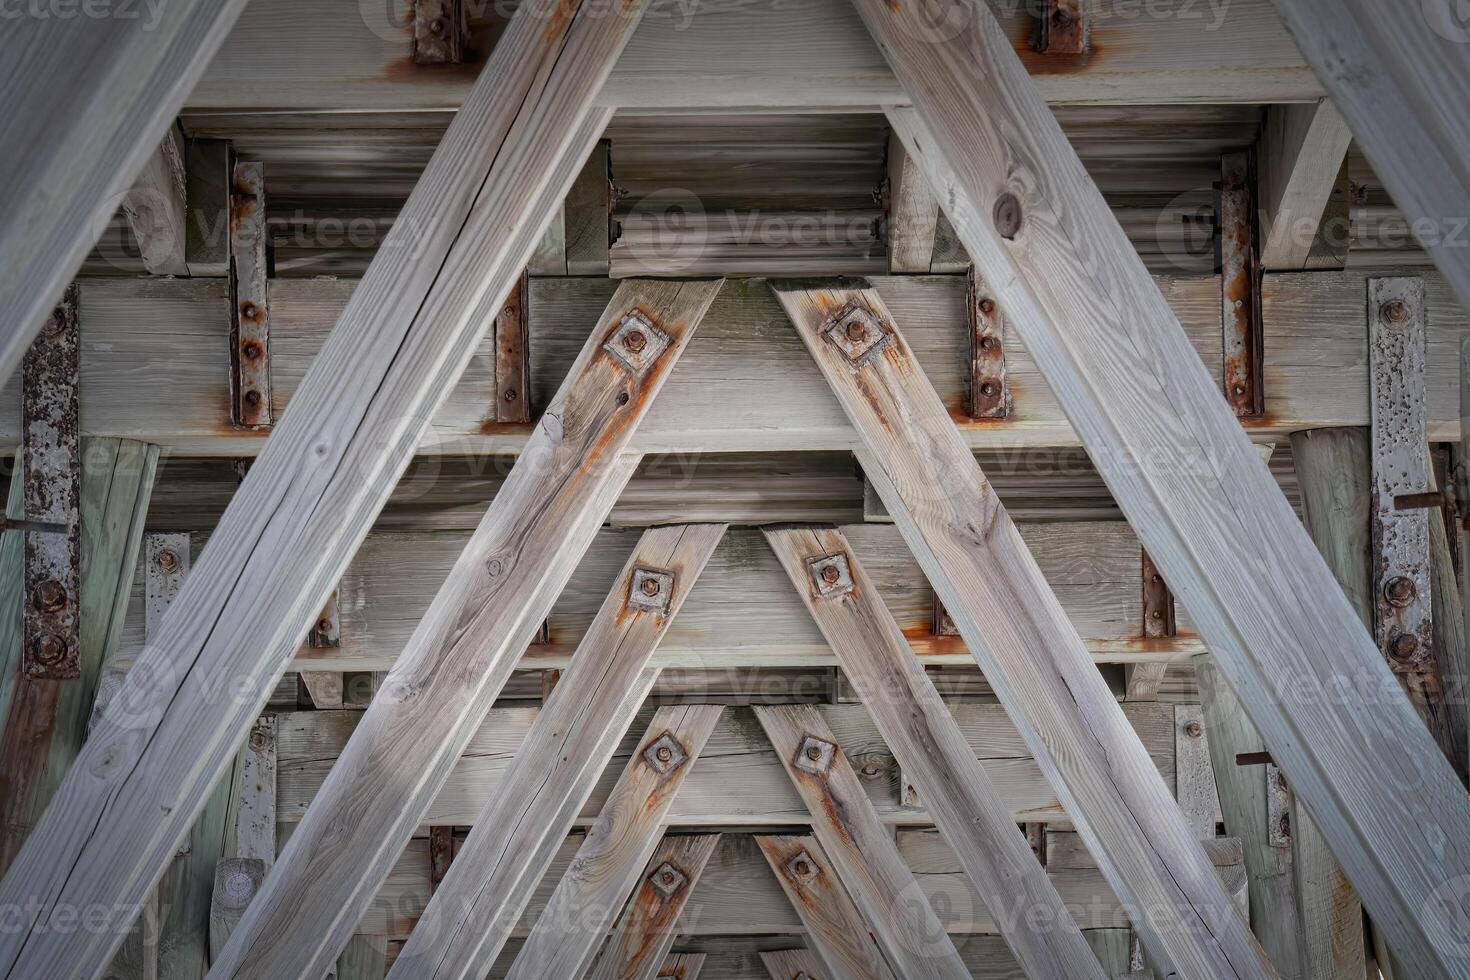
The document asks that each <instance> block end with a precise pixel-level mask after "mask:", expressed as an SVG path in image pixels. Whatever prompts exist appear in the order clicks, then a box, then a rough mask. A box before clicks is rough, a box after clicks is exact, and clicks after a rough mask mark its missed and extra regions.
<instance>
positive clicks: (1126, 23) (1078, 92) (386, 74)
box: [188, 0, 1322, 112]
mask: <svg viewBox="0 0 1470 980" xmlns="http://www.w3.org/2000/svg"><path fill="white" fill-rule="evenodd" d="M406 6H407V5H405V4H403V3H386V2H377V3H367V4H359V3H356V2H354V0H309V2H303V0H252V2H251V3H250V5H249V6H248V7H247V8H246V10H245V13H244V15H243V16H242V17H241V18H240V23H239V25H238V26H237V27H236V29H235V31H234V32H233V34H232V35H231V37H230V41H229V43H228V44H226V45H225V47H224V48H223V49H222V50H221V52H220V54H219V56H218V57H216V58H215V60H214V62H213V63H212V64H211V65H210V68H209V71H208V73H207V74H206V75H205V77H204V79H203V81H202V82H201V84H199V85H198V86H197V87H196V88H195V89H194V92H193V95H192V96H191V97H190V100H189V103H188V108H189V109H190V110H199V111H210V112H220V111H229V112H244V111H252V110H272V111H274V110H280V109H296V110H307V111H320V110H323V109H327V110H335V111H347V110H352V111H361V110H376V111H401V110H415V109H452V108H454V107H456V106H458V105H459V102H460V100H461V99H463V98H464V94H465V92H466V91H467V90H468V88H469V86H470V84H471V83H472V82H473V81H474V77H475V72H476V71H477V70H478V68H479V66H478V65H477V64H464V65H455V66H449V65H437V66H434V67H432V68H423V67H415V65H414V64H413V49H412V44H413V39H412V30H413V28H412V20H413V18H412V14H411V13H409V14H408V25H407V27H405V26H404V21H403V19H402V17H403V13H404V10H405V7H406ZM991 6H992V8H993V9H994V10H995V11H996V15H997V16H998V17H999V18H1000V19H1001V21H1002V23H1003V25H1004V28H1005V31H1006V34H1007V36H1008V37H1009V38H1010V40H1011V43H1012V44H1013V45H1014V47H1015V49H1016V51H1017V53H1018V54H1020V56H1021V57H1022V59H1023V60H1024V61H1025V62H1026V65H1027V67H1028V68H1030V69H1031V72H1032V74H1033V77H1034V78H1035V79H1036V82H1037V85H1038V86H1039V87H1040V88H1041V90H1042V92H1043V93H1045V95H1046V97H1047V98H1048V99H1050V100H1051V101H1053V102H1070V103H1086V104H1129V103H1140V104H1146V103H1157V102H1189V103H1198V102H1298V101H1308V100H1312V99H1316V98H1319V97H1321V94H1322V89H1321V86H1320V85H1319V83H1318V82H1317V80H1316V79H1315V78H1314V77H1313V76H1312V73H1311V71H1310V69H1309V68H1308V67H1307V65H1306V63H1305V62H1304V60H1303V59H1302V56H1301V55H1300V54H1299V53H1298V52H1297V50H1296V47H1295V46H1294V45H1293V44H1292V43H1291V39H1290V38H1289V37H1288V36H1287V35H1286V32H1285V30H1284V29H1283V28H1282V26H1281V22H1280V20H1279V19H1278V18H1277V16H1276V13H1275V11H1273V10H1272V9H1271V5H1270V3H1269V2H1268V0H1232V2H1231V3H1229V4H1224V5H1220V4H1209V3H1204V2H1200V3H1193V2H1189V0H1162V2H1157V0H1156V2H1154V3H1152V4H1145V3H1139V4H1136V5H1135V4H1129V3H1119V4H1111V5H1104V6H1103V7H1102V8H1101V9H1100V12H1099V15H1098V16H1095V17H1094V18H1093V25H1092V43H1093V46H1094V50H1093V51H1092V53H1091V54H1089V55H1081V56H1060V57H1058V56H1055V55H1053V56H1046V55H1041V54H1038V53H1036V52H1034V51H1033V50H1032V48H1031V38H1032V33H1033V31H1034V25H1035V21H1034V20H1033V19H1032V18H1031V16H1030V15H1029V14H1028V12H1027V7H1028V5H1027V4H1023V3H1014V2H1009V0H991ZM472 7H473V9H475V10H477V11H478V10H485V11H493V10H498V9H499V8H498V7H497V6H496V5H494V4H475V5H472ZM493 19H494V18H493V16H491V15H489V14H487V16H486V17H484V18H483V19H476V20H474V21H472V24H471V27H472V33H473V35H474V37H473V40H472V43H471V44H470V47H471V48H478V49H479V50H481V51H483V50H485V49H487V48H489V47H490V46H491V44H492V43H493V42H494V40H495V38H496V36H497V31H496V25H495V24H493V23H491V21H492V20H493ZM941 29H942V28H941ZM603 100H604V102H605V104H607V105H610V106H616V107H624V106H626V107H629V108H637V109H690V108H699V109H723V108H733V107H760V108H767V109H791V108H813V107H822V108H838V109H841V108H848V109H851V108H874V107H877V106H881V105H886V104H906V103H907V102H908V98H907V96H906V95H905V94H904V92H903V90H902V89H901V88H900V87H899V85H898V84H897V82H896V81H895V80H894V77H893V72H892V71H890V70H889V68H888V66H887V65H886V64H885V63H884V61H883V56H882V55H881V54H879V52H878V48H877V46H876V45H875V44H874V43H873V40H872V38H871V37H869V35H868V33H867V31H866V30H864V29H863V25H862V22H861V21H860V20H858V18H857V15H856V14H855V13H854V11H853V9H852V7H851V5H850V4H849V3H848V2H846V0H808V2H803V3H800V4H789V3H783V2H780V0H756V2H750V0H707V2H703V3H699V4H687V3H674V2H668V3H658V4H655V5H654V7H653V8H652V10H651V12H650V13H649V15H648V18H647V19H646V20H645V21H644V23H643V24H642V26H641V27H640V28H639V30H638V33H637V34H636V35H635V36H634V38H633V40H632V42H631V43H630V44H629V46H628V49H627V51H626V53H625V54H624V57H623V59H622V61H620V62H619V63H618V65H617V67H616V68H614V70H613V74H612V77H611V78H610V79H609V80H608V85H607V88H606V90H605V92H604V94H603Z"/></svg>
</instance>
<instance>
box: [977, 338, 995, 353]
mask: <svg viewBox="0 0 1470 980" xmlns="http://www.w3.org/2000/svg"><path fill="white" fill-rule="evenodd" d="M980 349H981V350H995V338H994V337H981V338H980Z"/></svg>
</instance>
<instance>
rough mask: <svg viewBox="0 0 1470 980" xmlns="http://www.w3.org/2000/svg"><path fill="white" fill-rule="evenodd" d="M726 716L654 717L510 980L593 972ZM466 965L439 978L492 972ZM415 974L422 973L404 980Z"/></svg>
mask: <svg viewBox="0 0 1470 980" xmlns="http://www.w3.org/2000/svg"><path fill="white" fill-rule="evenodd" d="M723 710H724V709H723V708H721V707H720V706H719V705H675V706H670V707H666V708H660V709H659V710H658V712H657V713H655V715H654V717H653V724H651V725H650V726H649V728H648V732H647V734H645V735H644V737H643V739H642V741H640V742H639V744H638V750H637V752H636V753H635V754H634V756H633V758H632V760H631V761H630V762H629V764H628V768H627V769H625V770H624V771H623V775H622V778H621V779H619V780H618V785H617V786H616V787H614V789H613V792H612V795H611V796H609V797H608V801H607V803H606V804H605V805H604V806H603V808H602V813H601V814H600V815H599V816H598V818H597V822H596V823H595V824H593V825H592V827H591V828H590V829H589V830H588V831H587V838H586V840H585V841H584V842H583V844H582V847H581V848H580V849H579V850H578V851H577V857H576V859H575V860H574V861H573V862H572V864H571V867H569V868H568V869H567V872H566V874H565V875H563V876H562V879H561V882H560V883H559V884H558V885H557V886H556V890H555V891H554V892H552V894H551V898H550V900H548V902H547V903H546V908H545V909H544V910H543V911H542V913H541V916H540V917H539V918H538V919H537V921H536V925H535V927H534V928H533V929H532V930H531V935H530V938H529V939H527V940H526V944H525V946H523V947H522V948H521V951H520V954H519V955H518V956H517V957H516V959H515V964H514V965H513V966H512V967H511V969H510V972H509V973H508V974H506V976H507V980H511V978H514V980H537V978H540V977H579V976H582V975H583V974H584V973H585V972H586V971H587V968H588V967H589V966H591V965H592V959H593V957H594V956H596V955H597V949H598V947H599V946H600V945H601V944H602V940H603V937H604V936H606V935H607V931H608V929H609V928H610V927H611V926H612V924H613V922H614V921H616V919H617V916H618V913H619V911H620V910H621V909H622V907H623V902H624V901H625V899H626V898H627V896H628V894H629V893H630V892H631V891H632V890H633V885H634V882H636V881H637V880H638V876H639V875H640V874H641V873H642V871H643V869H644V867H645V865H647V863H648V860H649V858H650V857H651V856H652V854H653V851H654V849H655V848H656V847H657V846H658V842H659V836H660V834H659V831H660V825H661V824H662V823H663V821H664V819H665V817H666V816H667V814H668V811H669V804H670V803H672V802H673V799H674V796H675V795H676V794H677V793H678V792H679V787H680V785H681V784H682V783H683V781H684V778H685V777H686V776H687V775H688V773H689V772H690V770H692V769H693V768H694V766H695V764H696V763H697V761H698V759H699V756H700V753H701V752H702V751H703V750H704V748H705V743H706V742H707V741H708V740H709V737H710V734H711V733H712V732H713V731H714V727H715V722H717V721H718V720H719V718H720V713H721V711H723ZM661 749H667V750H668V751H669V753H670V756H669V757H668V758H666V757H665V756H664V754H663V753H662V752H660V750H661ZM655 753H658V754H657V756H655ZM708 843H709V842H708V841H700V842H694V843H692V844H691V845H690V846H691V847H693V848H694V850H693V851H691V852H688V853H686V855H685V858H684V859H685V860H689V861H690V863H691V865H692V863H693V860H694V859H697V858H698V856H699V854H700V853H704V854H705V860H708V853H707V852H704V851H703V849H704V847H705V846H706V845H707V844H708ZM682 873H683V875H684V877H685V878H687V879H689V880H690V882H691V884H692V882H693V881H694V880H695V879H696V878H697V877H698V874H699V872H698V871H697V870H695V869H693V868H692V867H691V868H690V869H687V870H685V871H683V872H682ZM410 941H411V940H410ZM463 962H464V965H463V966H457V965H455V964H452V963H448V962H445V961H441V964H440V967H439V972H438V974H437V975H443V976H457V977H460V976H476V977H478V976H480V975H482V974H483V972H484V971H485V970H486V969H488V968H489V965H490V964H489V963H488V962H487V961H485V960H471V959H469V958H464V960H463ZM446 967H448V969H446ZM472 967H473V968H478V969H479V971H480V972H478V973H476V972H474V970H473V969H472ZM395 969H396V968H395ZM416 975H421V974H419V973H418V972H417V971H415V972H412V973H405V974H403V976H416Z"/></svg>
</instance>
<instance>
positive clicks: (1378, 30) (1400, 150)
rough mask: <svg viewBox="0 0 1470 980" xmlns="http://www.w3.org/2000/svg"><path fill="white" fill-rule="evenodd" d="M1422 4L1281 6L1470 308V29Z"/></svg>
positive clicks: (1439, 8) (1450, 8) (1318, 1)
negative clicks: (1468, 242) (1469, 49)
mask: <svg viewBox="0 0 1470 980" xmlns="http://www.w3.org/2000/svg"><path fill="white" fill-rule="evenodd" d="M1420 7H1421V8H1422V9H1419V10H1414V11H1411V12H1409V13H1408V14H1407V16H1405V11H1403V10H1401V9H1399V8H1397V7H1392V6H1384V5H1382V4H1379V3H1374V2H1372V0H1347V2H1343V3H1336V2H1332V0H1308V2H1304V3H1297V2H1295V0H1276V10H1277V13H1279V14H1280V15H1281V19H1282V21H1283V22H1284V23H1285V25H1286V27H1287V29H1288V30H1289V31H1290V32H1291V34H1292V36H1293V38H1294V39H1295V40H1296V42H1297V45H1298V46H1299V48H1300V49H1301V52H1302V54H1303V55H1304V56H1305V57H1306V60H1307V62H1308V63H1309V64H1311V66H1312V68H1313V70H1314V71H1315V72H1316V74H1317V77H1318V78H1319V79H1320V80H1321V82H1322V84H1323V87H1324V88H1326V89H1327V91H1328V93H1329V94H1330V95H1331V96H1332V100H1333V103H1334V104H1335V105H1336V106H1337V108H1338V109H1340V110H1341V111H1342V114H1343V116H1344V117H1346V119H1347V123H1348V125H1349V126H1350V127H1351V128H1352V133H1353V136H1355V137H1356V139H1357V142H1358V144H1359V145H1360V146H1361V147H1362V149H1363V152H1364V154H1366V155H1367V157H1368V159H1369V160H1371V161H1372V163H1373V169H1374V170H1375V171H1376V172H1377V174H1378V175H1379V176H1380V177H1381V178H1382V180H1383V183H1384V185H1385V186H1386V187H1387V188H1388V190H1389V192H1390V193H1391V194H1392V195H1393V199H1394V202H1395V203H1396V204H1397V205H1398V206H1399V207H1400V208H1402V209H1403V211H1404V212H1405V214H1406V215H1408V216H1409V217H1411V218H1413V219H1424V220H1426V221H1427V222H1428V223H1429V227H1430V228H1432V229H1434V232H1433V234H1431V235H1429V236H1427V237H1428V239H1429V240H1427V241H1424V242H1423V244H1424V245H1425V246H1426V247H1427V249H1428V251H1429V254H1430V257H1431V258H1433V260H1434V262H1435V264H1436V265H1438V266H1439V268H1440V271H1442V272H1443V273H1444V274H1445V277H1446V278H1447V279H1448V280H1449V282H1450V283H1451V285H1452V286H1453V287H1454V289H1455V291H1456V292H1457V293H1458V294H1459V296H1460V299H1461V301H1462V302H1464V303H1466V304H1467V305H1470V250H1467V249H1466V248H1465V247H1464V234H1465V221H1466V219H1467V216H1470V168H1467V165H1466V154H1465V149H1466V147H1467V146H1470V125H1467V123H1466V120H1465V118H1464V116H1463V114H1462V113H1460V112H1458V111H1457V110H1455V109H1453V108H1451V107H1452V106H1455V105H1459V104H1461V103H1463V102H1464V101H1465V100H1466V99H1467V98H1470V71H1467V70H1466V62H1465V44H1466V43H1467V42H1470V32H1467V30H1466V27H1465V22H1464V11H1463V9H1462V8H1459V7H1458V6H1457V5H1456V4H1453V3H1448V2H1441V0H1430V2H1426V3H1423V4H1421V5H1420ZM1418 237H1420V238H1421V239H1424V238H1425V237H1426V236H1423V235H1420V236H1418ZM1369 904H1372V903H1371V901H1370V903H1369ZM1390 942H1392V940H1390ZM1407 965H1410V966H1412V964H1407Z"/></svg>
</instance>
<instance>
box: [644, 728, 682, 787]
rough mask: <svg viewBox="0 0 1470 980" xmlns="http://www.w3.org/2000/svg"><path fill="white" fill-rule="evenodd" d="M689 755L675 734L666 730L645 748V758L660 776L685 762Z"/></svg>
mask: <svg viewBox="0 0 1470 980" xmlns="http://www.w3.org/2000/svg"><path fill="white" fill-rule="evenodd" d="M688 758H689V756H688V754H687V753H685V751H684V746H682V745H680V744H679V743H678V741H677V740H676V739H675V738H674V736H672V735H670V734H669V733H668V732H664V733H663V734H662V735H660V736H659V737H658V738H656V739H654V740H653V744H652V745H650V746H649V747H648V748H646V749H644V750H643V759H644V761H645V762H647V763H648V765H649V767H650V768H651V769H653V771H654V772H656V773H658V774H659V775H660V776H666V775H668V774H669V773H671V772H673V771H674V770H675V769H677V768H679V767H680V766H682V765H683V764H684V761H685V760H686V759H688Z"/></svg>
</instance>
